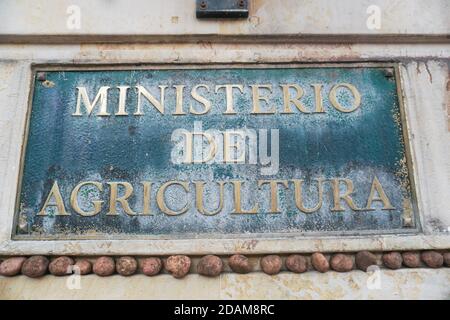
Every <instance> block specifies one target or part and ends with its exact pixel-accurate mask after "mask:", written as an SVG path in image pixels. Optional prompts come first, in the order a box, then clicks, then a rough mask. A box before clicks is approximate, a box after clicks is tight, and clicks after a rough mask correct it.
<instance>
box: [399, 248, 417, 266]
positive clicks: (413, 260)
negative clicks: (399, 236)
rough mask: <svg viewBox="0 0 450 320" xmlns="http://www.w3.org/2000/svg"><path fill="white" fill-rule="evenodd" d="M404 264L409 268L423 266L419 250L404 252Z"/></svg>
mask: <svg viewBox="0 0 450 320" xmlns="http://www.w3.org/2000/svg"><path fill="white" fill-rule="evenodd" d="M402 258H403V264H404V265H405V266H407V267H408V268H419V267H420V266H421V262H420V254H419V253H418V252H403V253H402Z"/></svg>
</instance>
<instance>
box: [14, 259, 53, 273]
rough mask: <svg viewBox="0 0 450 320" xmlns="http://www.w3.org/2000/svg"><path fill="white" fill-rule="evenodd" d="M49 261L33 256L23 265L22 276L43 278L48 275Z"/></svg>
mask: <svg viewBox="0 0 450 320" xmlns="http://www.w3.org/2000/svg"><path fill="white" fill-rule="evenodd" d="M48 263H49V261H48V259H47V258H46V257H44V256H32V257H30V258H28V259H27V260H25V261H24V262H23V264H22V269H21V271H22V274H24V275H26V276H27V277H30V278H38V277H42V276H43V275H44V274H46V273H47V268H48Z"/></svg>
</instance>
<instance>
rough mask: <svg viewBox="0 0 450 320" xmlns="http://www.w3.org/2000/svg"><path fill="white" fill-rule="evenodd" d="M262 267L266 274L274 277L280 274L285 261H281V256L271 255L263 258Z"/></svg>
mask: <svg viewBox="0 0 450 320" xmlns="http://www.w3.org/2000/svg"><path fill="white" fill-rule="evenodd" d="M260 265H261V269H262V271H264V273H266V274H269V275H273V274H277V273H279V272H280V270H281V267H282V266H283V260H281V258H280V256H277V255H274V254H271V255H268V256H265V257H263V258H262V259H261V261H260Z"/></svg>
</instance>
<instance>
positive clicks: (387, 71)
mask: <svg viewBox="0 0 450 320" xmlns="http://www.w3.org/2000/svg"><path fill="white" fill-rule="evenodd" d="M384 76H385V77H386V78H392V77H393V76H394V70H393V69H392V68H387V69H384Z"/></svg>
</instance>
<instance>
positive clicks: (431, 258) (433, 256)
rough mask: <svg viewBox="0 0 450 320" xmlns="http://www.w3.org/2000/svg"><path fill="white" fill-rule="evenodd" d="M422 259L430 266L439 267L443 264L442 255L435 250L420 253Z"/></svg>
mask: <svg viewBox="0 0 450 320" xmlns="http://www.w3.org/2000/svg"><path fill="white" fill-rule="evenodd" d="M420 256H421V258H422V261H423V262H424V263H425V264H426V265H427V266H428V267H430V268H440V267H442V265H443V264H444V257H443V256H442V254H440V253H439V252H436V251H425V252H422V254H421V255H420Z"/></svg>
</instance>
